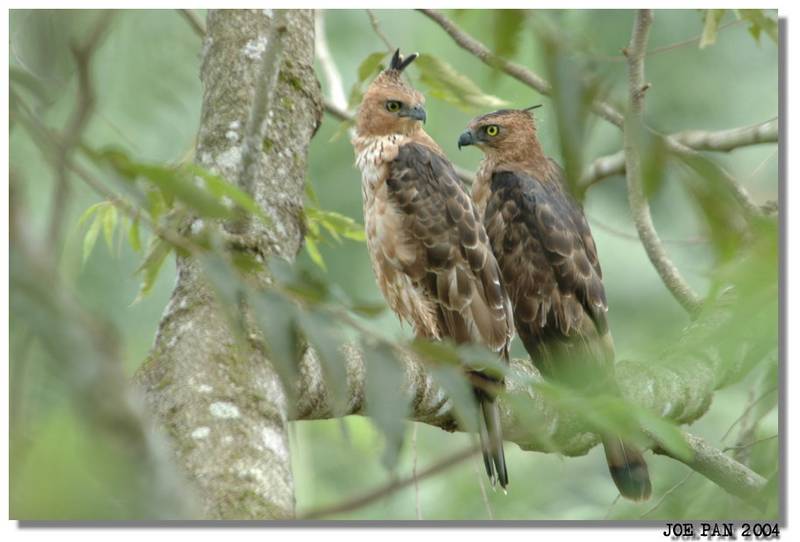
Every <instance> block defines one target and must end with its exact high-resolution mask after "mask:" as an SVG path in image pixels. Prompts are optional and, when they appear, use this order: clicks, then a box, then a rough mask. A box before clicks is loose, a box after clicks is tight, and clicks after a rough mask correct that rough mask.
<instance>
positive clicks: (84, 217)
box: [78, 201, 108, 227]
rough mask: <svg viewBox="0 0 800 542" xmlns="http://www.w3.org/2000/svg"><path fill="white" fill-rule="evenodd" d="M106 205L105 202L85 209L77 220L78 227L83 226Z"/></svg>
mask: <svg viewBox="0 0 800 542" xmlns="http://www.w3.org/2000/svg"><path fill="white" fill-rule="evenodd" d="M105 205H108V202H107V201H101V202H98V203H95V204H94V205H91V206H90V207H89V208H88V209H86V210H85V211H84V212H83V214H81V216H80V218H79V219H78V227H80V226H83V224H84V223H85V222H86V221H87V220H89V218H91V216H92V215H93V214H94V213H96V212H97V211H98V210H99V209H102V208H103V206H105Z"/></svg>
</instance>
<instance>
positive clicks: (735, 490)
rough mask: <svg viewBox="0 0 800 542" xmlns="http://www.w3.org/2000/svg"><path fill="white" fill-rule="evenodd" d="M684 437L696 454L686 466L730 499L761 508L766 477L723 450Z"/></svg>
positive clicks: (700, 440)
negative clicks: (731, 496) (721, 490)
mask: <svg viewBox="0 0 800 542" xmlns="http://www.w3.org/2000/svg"><path fill="white" fill-rule="evenodd" d="M683 436H684V439H686V442H687V444H689V447H690V448H691V449H692V451H693V452H694V454H693V456H692V458H691V459H689V460H685V461H682V462H683V463H684V464H685V465H686V466H688V467H689V468H691V469H692V470H694V471H696V472H698V473H700V474H702V475H703V476H705V477H706V478H708V479H709V480H711V481H712V482H714V483H715V484H717V485H718V486H720V487H721V488H722V489H724V490H725V491H727V492H728V493H730V494H731V495H736V496H737V497H739V498H740V499H743V500H745V501H748V502H750V503H753V504H756V505H758V504H760V500H761V491H762V490H763V489H764V488H765V487H766V485H767V480H766V479H765V478H764V477H763V476H761V475H759V474H757V473H755V472H753V471H752V470H750V469H749V468H747V467H746V466H745V465H743V464H741V463H739V462H738V461H736V460H735V459H733V458H732V457H730V456H728V455H725V453H724V452H723V451H722V450H718V449H717V448H714V447H713V446H711V445H710V444H708V443H707V442H706V441H705V440H703V439H702V438H700V437H698V436H695V435H692V434H690V433H685V432H684V435H683ZM655 452H656V453H659V454H662V453H663V450H661V449H659V448H656V449H655Z"/></svg>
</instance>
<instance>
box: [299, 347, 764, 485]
mask: <svg viewBox="0 0 800 542" xmlns="http://www.w3.org/2000/svg"><path fill="white" fill-rule="evenodd" d="M345 354H346V356H345V357H346V359H347V375H348V383H347V389H348V390H349V399H348V401H347V408H346V411H344V412H334V410H333V407H332V404H333V403H332V401H331V398H330V395H329V391H328V388H327V385H326V382H325V377H324V371H323V368H322V365H321V364H320V361H319V360H318V359H317V356H316V354H315V352H314V351H313V349H309V350H307V351H306V353H305V355H304V357H303V359H302V361H301V363H300V371H299V378H298V381H297V384H296V395H297V403H296V405H295V409H294V411H293V412H292V413H290V416H291V418H292V419H294V420H318V419H331V418H336V417H340V416H342V415H352V414H356V415H366V414H368V409H367V406H366V404H365V386H366V371H367V370H369V369H368V365H369V364H368V363H367V362H366V361H365V360H364V359H363V357H362V354H361V352H360V351H358V350H357V349H355V348H353V347H349V346H348V347H345ZM673 355H674V352H673V351H670V352H665V353H664V355H663V356H662V357H661V358H660V359H659V360H657V361H655V362H653V363H641V362H632V361H624V362H620V363H618V364H617V368H616V375H617V379H618V381H619V386H620V389H621V391H622V394H623V396H624V397H626V399H628V400H629V401H630V402H631V403H633V404H636V405H639V406H641V407H643V408H646V409H648V410H649V411H651V412H656V413H659V414H660V415H662V416H664V417H667V418H669V419H672V420H673V421H675V422H676V423H679V424H683V423H691V422H692V421H694V420H696V419H698V418H699V417H700V416H702V415H703V414H704V413H705V412H706V410H707V409H708V407H709V405H710V402H711V396H712V394H713V391H714V386H715V382H716V378H715V376H714V372H715V368H714V367H713V366H711V365H710V363H712V362H710V361H709V360H708V359H707V358H706V357H697V358H696V359H693V360H680V361H678V360H676V359H674V358H673V357H671V356H673ZM402 363H403V370H404V372H405V375H406V378H405V382H404V384H403V386H404V387H403V390H404V391H405V392H406V394H407V395H408V396H409V397H410V398H411V407H410V412H409V415H408V417H409V419H411V420H413V421H416V422H422V423H426V424H429V425H432V426H435V427H439V428H441V429H444V430H446V431H458V430H461V429H460V428H459V424H458V421H457V420H456V418H455V415H454V412H453V407H452V404H451V402H450V401H449V400H448V399H447V397H446V395H445V394H444V392H443V390H442V389H441V388H440V387H439V386H438V385H437V384H436V382H435V381H434V380H433V378H432V377H431V375H430V374H429V373H428V372H427V371H426V370H425V367H424V365H423V364H422V363H421V362H419V361H417V360H414V359H412V358H410V357H406V358H405V359H404V360H403V361H402ZM511 372H512V374H515V375H517V377H518V378H509V379H508V381H507V392H508V393H507V394H506V395H504V396H502V397H500V398H499V399H498V405H499V407H500V412H501V423H502V425H503V435H504V437H505V439H506V440H507V441H509V442H514V443H516V444H517V445H518V446H519V447H520V448H521V449H523V450H526V451H540V452H553V451H558V452H560V453H563V454H564V455H568V456H576V455H583V454H585V453H587V452H588V451H589V450H590V449H591V448H592V447H593V446H595V445H596V444H597V442H598V440H597V437H596V436H595V435H594V434H593V433H592V432H591V430H590V429H589V428H588V427H587V426H586V424H585V423H584V422H583V421H581V420H580V419H579V417H578V416H577V415H576V414H571V413H568V412H564V411H563V410H560V409H559V408H557V407H556V406H554V405H553V404H552V403H550V402H549V401H548V400H547V399H545V398H543V397H542V396H541V395H540V394H538V393H537V392H536V391H535V389H534V388H533V387H531V386H528V385H526V384H523V382H537V381H540V380H541V377H540V375H539V373H538V371H536V369H535V368H533V367H532V366H531V365H530V363H528V362H526V361H522V360H512V361H511ZM521 401H524V402H523V403H521ZM515 405H516V406H515ZM519 405H523V408H521V407H520V406H519ZM687 443H688V444H689V446H690V447H691V448H692V450H693V451H694V453H695V456H694V457H693V458H691V459H689V460H687V459H685V458H683V459H679V460H681V461H682V462H684V463H685V464H687V465H688V466H689V467H691V468H693V469H695V470H697V471H698V472H699V473H701V474H703V475H704V476H706V477H708V478H709V479H711V480H712V481H714V482H715V483H717V484H718V485H720V486H721V487H723V488H724V489H725V490H726V491H729V492H731V493H732V494H733V495H736V496H738V497H741V498H743V499H750V498H751V497H752V493H751V491H752V490H753V488H755V487H757V486H760V484H761V481H762V480H761V479H760V477H759V476H758V475H757V474H755V473H753V472H752V471H750V470H749V469H748V468H747V467H745V466H744V465H740V464H738V463H737V462H736V461H734V460H733V459H732V458H730V457H728V456H726V455H724V454H723V453H722V452H721V451H719V450H716V449H714V448H713V447H711V446H709V445H707V444H705V443H704V441H702V440H701V439H699V438H697V437H693V436H691V435H687ZM656 445H657V448H658V449H659V453H665V452H664V451H663V450H661V449H660V448H659V446H658V443H656ZM729 476H730V477H734V478H735V479H731V480H728V479H727V478H726V477H729Z"/></svg>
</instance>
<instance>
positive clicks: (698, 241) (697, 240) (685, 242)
mask: <svg viewBox="0 0 800 542" xmlns="http://www.w3.org/2000/svg"><path fill="white" fill-rule="evenodd" d="M586 217H587V218H588V219H589V222H591V224H592V226H596V227H598V228H599V229H601V230H603V231H605V232H608V233H610V234H611V235H614V236H616V237H619V238H620V239H626V240H628V241H635V242H637V243H639V242H641V240H640V239H639V236H638V235H636V234H635V233H628V232H625V231H622V230H618V229H617V228H615V227H613V226H609V225H608V224H606V223H605V222H602V221H600V220H598V219H597V218H594V217H592V216H589V215H587V216H586ZM661 242H662V243H664V244H670V245H679V246H692V245H702V244H705V243H708V239H706V238H705V237H692V238H689V239H662V240H661Z"/></svg>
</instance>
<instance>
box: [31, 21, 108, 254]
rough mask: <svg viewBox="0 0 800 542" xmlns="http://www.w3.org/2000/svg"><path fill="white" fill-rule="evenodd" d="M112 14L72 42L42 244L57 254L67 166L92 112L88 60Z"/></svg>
mask: <svg viewBox="0 0 800 542" xmlns="http://www.w3.org/2000/svg"><path fill="white" fill-rule="evenodd" d="M113 16H114V12H113V11H103V12H102V13H101V14H100V16H99V19H98V21H97V23H96V24H95V25H94V27H93V28H92V30H91V32H90V33H89V36H88V37H87V38H86V40H85V41H84V42H83V43H81V44H73V45H72V55H73V57H74V59H75V65H76V68H77V69H76V72H77V80H78V90H77V104H76V105H75V109H74V110H73V112H72V115H71V117H70V120H69V122H68V123H67V125H66V126H65V128H64V131H63V136H62V139H63V144H62V145H61V147H60V148H59V151H58V156H57V159H56V164H55V166H54V172H55V175H56V189H55V192H54V194H53V205H52V211H51V212H50V223H49V225H48V228H47V240H46V246H48V247H49V250H50V251H51V252H52V253H53V254H56V255H57V254H58V253H59V247H60V245H61V238H62V234H63V232H64V228H63V224H62V223H63V222H64V217H65V215H66V211H67V206H68V205H69V200H70V192H71V190H70V181H69V169H70V164H71V162H72V153H73V151H74V150H75V147H76V146H77V145H78V143H79V142H80V141H81V138H82V137H83V133H84V131H85V130H86V127H87V125H88V124H89V120H90V119H91V117H92V114H93V113H94V105H95V92H94V87H93V86H92V75H91V62H92V57H93V56H94V53H95V52H96V50H97V48H98V46H99V44H100V41H101V40H102V38H103V36H105V33H106V30H108V26H109V24H110V23H111V19H112V17H113Z"/></svg>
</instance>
